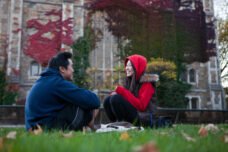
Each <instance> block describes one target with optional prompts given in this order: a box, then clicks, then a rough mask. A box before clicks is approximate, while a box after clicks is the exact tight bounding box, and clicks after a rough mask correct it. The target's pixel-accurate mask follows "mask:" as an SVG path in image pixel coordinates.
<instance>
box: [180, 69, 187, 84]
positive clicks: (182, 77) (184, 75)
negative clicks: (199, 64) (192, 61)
mask: <svg viewBox="0 0 228 152" xmlns="http://www.w3.org/2000/svg"><path fill="white" fill-rule="evenodd" d="M181 81H184V82H187V72H186V71H183V72H182V74H181Z"/></svg>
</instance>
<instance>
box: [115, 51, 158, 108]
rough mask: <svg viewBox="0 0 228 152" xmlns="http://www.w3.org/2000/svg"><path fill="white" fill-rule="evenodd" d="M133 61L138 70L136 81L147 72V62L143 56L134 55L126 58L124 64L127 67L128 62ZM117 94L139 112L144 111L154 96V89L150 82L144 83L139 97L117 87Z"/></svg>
mask: <svg viewBox="0 0 228 152" xmlns="http://www.w3.org/2000/svg"><path fill="white" fill-rule="evenodd" d="M128 60H131V63H132V64H133V65H134V67H135V70H136V81H138V79H139V78H140V76H141V75H142V74H143V73H144V71H145V70H146V64H147V60H146V58H145V57H143V56H141V55H132V56H129V57H126V58H125V61H124V64H125V67H126V64H127V61H128ZM116 93H117V94H119V95H121V96H122V97H123V98H124V99H126V100H127V101H129V102H130V103H131V104H132V106H134V107H135V108H136V109H137V110H139V111H144V110H145V109H146V107H147V105H148V103H149V101H150V99H151V98H152V96H153V94H154V88H153V86H152V84H151V83H150V82H144V83H143V84H142V86H141V88H140V90H139V94H138V97H135V96H134V95H133V94H132V93H131V92H130V91H129V90H127V89H125V88H123V87H121V86H117V88H116Z"/></svg>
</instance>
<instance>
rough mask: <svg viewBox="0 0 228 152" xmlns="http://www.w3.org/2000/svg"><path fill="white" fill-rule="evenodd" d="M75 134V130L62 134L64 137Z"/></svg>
mask: <svg viewBox="0 0 228 152" xmlns="http://www.w3.org/2000/svg"><path fill="white" fill-rule="evenodd" d="M72 136H73V131H70V132H69V133H67V134H64V133H63V134H62V137H64V138H69V137H72Z"/></svg>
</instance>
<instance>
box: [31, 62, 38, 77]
mask: <svg viewBox="0 0 228 152" xmlns="http://www.w3.org/2000/svg"><path fill="white" fill-rule="evenodd" d="M39 69H40V66H39V63H38V62H37V61H32V62H31V64H30V76H39V73H40V70H39Z"/></svg>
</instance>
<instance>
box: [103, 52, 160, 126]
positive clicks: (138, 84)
mask: <svg viewBox="0 0 228 152" xmlns="http://www.w3.org/2000/svg"><path fill="white" fill-rule="evenodd" d="M124 64H125V72H126V78H125V84H124V87H121V86H117V88H116V90H115V92H112V93H111V94H110V96H108V97H107V98H105V100H104V109H105V112H106V113H107V116H108V117H109V119H110V120H111V121H127V122H130V123H133V124H137V125H139V124H143V125H150V120H152V119H151V118H152V115H154V114H155V113H156V109H157V105H156V100H154V98H152V97H155V87H154V86H153V84H152V83H153V82H156V81H158V76H157V75H151V74H144V72H145V70H146V65H147V60H146V58H145V57H143V56H141V55H132V56H129V57H127V58H125V61H124Z"/></svg>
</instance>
